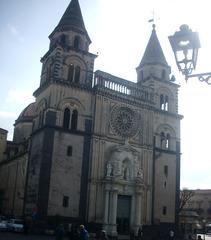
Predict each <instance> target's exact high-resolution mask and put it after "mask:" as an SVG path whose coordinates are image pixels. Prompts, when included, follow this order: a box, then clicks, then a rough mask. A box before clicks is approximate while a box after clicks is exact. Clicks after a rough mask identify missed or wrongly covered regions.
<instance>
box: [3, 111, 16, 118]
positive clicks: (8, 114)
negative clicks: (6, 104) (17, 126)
mask: <svg viewBox="0 0 211 240" xmlns="http://www.w3.org/2000/svg"><path fill="white" fill-rule="evenodd" d="M16 116H17V113H15V112H7V111H0V117H1V118H14V117H16Z"/></svg>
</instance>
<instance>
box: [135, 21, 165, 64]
mask: <svg viewBox="0 0 211 240" xmlns="http://www.w3.org/2000/svg"><path fill="white" fill-rule="evenodd" d="M149 64H161V65H165V66H168V63H167V62H166V58H165V56H164V54H163V50H162V48H161V46H160V42H159V40H158V37H157V34H156V31H155V24H153V30H152V34H151V36H150V39H149V42H148V44H147V47H146V50H145V52H144V56H143V58H142V60H141V63H140V65H139V66H140V67H141V66H144V65H149Z"/></svg>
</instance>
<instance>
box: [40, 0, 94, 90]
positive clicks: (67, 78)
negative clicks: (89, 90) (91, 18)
mask: <svg viewBox="0 0 211 240" xmlns="http://www.w3.org/2000/svg"><path fill="white" fill-rule="evenodd" d="M49 39H50V46H49V50H48V52H47V53H46V54H45V55H44V56H43V57H42V59H41V62H42V64H43V67H42V73H41V81H40V89H42V87H43V86H44V85H46V84H49V83H51V82H58V81H59V82H60V83H64V84H72V83H73V84H77V85H86V86H91V80H92V75H93V74H92V73H93V66H94V59H95V57H96V55H94V54H91V53H89V45H90V44H91V40H90V38H89V35H88V33H87V31H86V28H85V25H84V21H83V17H82V13H81V9H80V6H79V3H78V0H72V1H71V2H70V4H69V6H68V7H67V9H66V11H65V13H64V15H63V16H62V18H61V20H60V21H59V24H58V25H57V26H56V28H55V29H54V30H53V32H52V33H51V34H50V36H49Z"/></svg>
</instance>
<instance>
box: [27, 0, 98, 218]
mask: <svg viewBox="0 0 211 240" xmlns="http://www.w3.org/2000/svg"><path fill="white" fill-rule="evenodd" d="M49 39H50V46H49V50H48V51H47V53H46V54H45V55H44V56H43V57H42V59H41V62H42V72H41V80H40V85H39V87H38V89H37V90H36V91H35V92H34V96H35V97H36V106H35V109H36V114H35V118H34V122H33V130H32V135H31V148H30V149H31V152H30V157H29V165H28V168H29V171H28V172H29V175H28V179H27V187H26V189H27V191H26V198H25V199H26V200H25V201H26V202H25V214H26V215H27V214H32V213H33V212H34V210H33V209H36V214H37V215H39V216H40V217H41V218H45V217H46V216H55V215H57V214H59V211H61V209H62V211H64V214H63V215H64V216H67V217H70V216H72V217H74V218H81V219H84V217H85V213H86V204H85V201H86V199H87V196H86V194H87V182H88V179H87V178H88V175H87V174H88V172H87V171H86V169H88V167H89V150H90V149H89V148H90V141H91V140H90V131H91V126H92V117H91V112H90V111H91V109H92V108H91V106H92V104H91V99H92V98H91V94H90V93H91V89H92V78H93V69H94V60H95V58H96V57H97V56H96V55H94V54H92V53H90V52H89V45H90V44H91V40H90V38H89V35H88V33H87V31H86V28H85V25H84V21H83V17H82V13H81V9H80V6H79V3H78V0H71V2H70V4H69V6H68V7H67V9H66V11H65V13H64V14H63V16H62V18H61V20H60V21H59V23H58V25H57V26H56V27H55V29H54V30H53V32H52V33H51V34H50V36H49ZM61 176H62V177H61ZM68 182H71V184H67V183H68ZM55 206H57V207H55ZM67 208H68V211H67ZM65 210H66V211H65Z"/></svg>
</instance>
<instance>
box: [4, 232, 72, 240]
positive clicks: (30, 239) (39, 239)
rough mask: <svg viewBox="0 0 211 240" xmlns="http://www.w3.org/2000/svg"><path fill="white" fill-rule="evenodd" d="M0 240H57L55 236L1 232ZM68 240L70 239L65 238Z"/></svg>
mask: <svg viewBox="0 0 211 240" xmlns="http://www.w3.org/2000/svg"><path fill="white" fill-rule="evenodd" d="M0 240H55V236H46V235H30V234H27V235H25V234H22V233H9V232H0ZM65 240H68V238H65Z"/></svg>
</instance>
